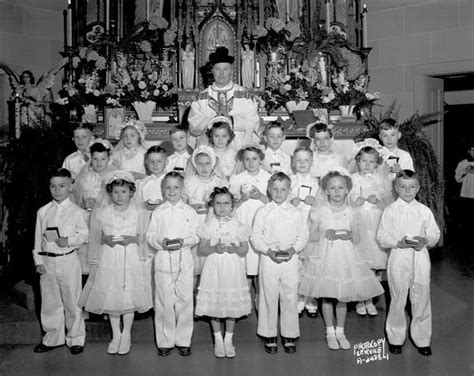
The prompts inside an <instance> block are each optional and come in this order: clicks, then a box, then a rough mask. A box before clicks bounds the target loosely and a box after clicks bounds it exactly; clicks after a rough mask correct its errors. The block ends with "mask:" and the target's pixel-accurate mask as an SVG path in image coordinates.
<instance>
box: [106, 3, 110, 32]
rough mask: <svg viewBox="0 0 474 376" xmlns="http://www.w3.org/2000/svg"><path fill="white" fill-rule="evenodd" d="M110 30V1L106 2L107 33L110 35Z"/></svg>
mask: <svg viewBox="0 0 474 376" xmlns="http://www.w3.org/2000/svg"><path fill="white" fill-rule="evenodd" d="M109 29H110V0H106V1H105V32H106V33H108V32H109Z"/></svg>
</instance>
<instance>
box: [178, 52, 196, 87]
mask: <svg viewBox="0 0 474 376" xmlns="http://www.w3.org/2000/svg"><path fill="white" fill-rule="evenodd" d="M194 60H195V54H194V48H193V46H192V45H191V44H190V43H187V44H186V47H185V48H184V51H183V53H182V57H181V61H182V63H181V69H182V74H183V75H182V79H183V89H184V90H192V89H193V88H194Z"/></svg>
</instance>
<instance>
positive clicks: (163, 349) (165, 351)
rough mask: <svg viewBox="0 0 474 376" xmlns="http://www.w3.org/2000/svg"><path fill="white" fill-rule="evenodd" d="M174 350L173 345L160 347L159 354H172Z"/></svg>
mask: <svg viewBox="0 0 474 376" xmlns="http://www.w3.org/2000/svg"><path fill="white" fill-rule="evenodd" d="M172 350H173V348H172V347H158V355H159V356H168V355H169V354H171V351H172Z"/></svg>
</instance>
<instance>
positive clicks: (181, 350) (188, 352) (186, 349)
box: [176, 346, 191, 356]
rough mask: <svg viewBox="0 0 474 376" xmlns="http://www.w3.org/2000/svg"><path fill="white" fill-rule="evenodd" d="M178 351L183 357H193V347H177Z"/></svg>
mask: <svg viewBox="0 0 474 376" xmlns="http://www.w3.org/2000/svg"><path fill="white" fill-rule="evenodd" d="M176 348H177V349H178V353H179V355H181V356H189V355H191V347H186V346H176Z"/></svg>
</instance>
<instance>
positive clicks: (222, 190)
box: [209, 187, 234, 207]
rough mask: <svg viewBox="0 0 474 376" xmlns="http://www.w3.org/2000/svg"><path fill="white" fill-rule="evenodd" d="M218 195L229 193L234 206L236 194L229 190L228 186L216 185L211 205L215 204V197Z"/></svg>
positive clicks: (211, 197) (210, 201)
mask: <svg viewBox="0 0 474 376" xmlns="http://www.w3.org/2000/svg"><path fill="white" fill-rule="evenodd" d="M217 195H229V197H230V200H231V201H232V207H234V195H233V194H232V193H231V192H230V191H229V188H227V187H214V190H213V191H212V193H211V196H210V200H209V206H214V199H215V197H216V196H217Z"/></svg>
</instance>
